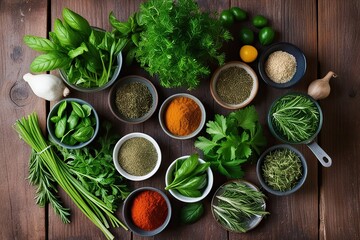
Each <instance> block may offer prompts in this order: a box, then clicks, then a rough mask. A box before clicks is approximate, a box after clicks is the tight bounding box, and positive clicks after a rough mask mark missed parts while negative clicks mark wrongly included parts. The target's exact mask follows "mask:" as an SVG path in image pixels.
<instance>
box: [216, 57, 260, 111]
mask: <svg viewBox="0 0 360 240" xmlns="http://www.w3.org/2000/svg"><path fill="white" fill-rule="evenodd" d="M258 87H259V82H258V78H257V76H256V73H255V72H254V70H253V69H252V68H251V67H250V66H249V65H247V64H245V63H243V62H237V61H233V62H228V63H226V64H225V65H223V66H222V67H220V68H218V69H217V70H216V71H215V72H214V74H213V76H212V78H211V81H210V92H211V95H212V97H213V98H214V99H215V101H216V102H217V103H218V104H219V105H221V106H222V107H224V108H227V109H239V108H243V107H245V106H246V105H248V104H249V103H250V102H251V101H252V100H253V99H254V97H255V96H256V94H257V91H258Z"/></svg>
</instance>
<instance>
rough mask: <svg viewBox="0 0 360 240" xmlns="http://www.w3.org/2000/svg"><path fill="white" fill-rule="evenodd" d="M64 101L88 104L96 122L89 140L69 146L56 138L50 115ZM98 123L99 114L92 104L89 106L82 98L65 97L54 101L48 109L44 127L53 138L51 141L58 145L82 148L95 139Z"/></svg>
mask: <svg viewBox="0 0 360 240" xmlns="http://www.w3.org/2000/svg"><path fill="white" fill-rule="evenodd" d="M64 101H67V102H68V103H70V102H77V103H79V104H80V105H83V104H86V105H88V106H90V107H91V114H92V115H93V116H94V117H95V120H96V124H95V129H94V130H95V131H94V135H93V136H92V137H91V138H90V140H89V141H87V142H82V143H78V144H76V145H73V146H71V145H67V144H64V143H62V142H61V141H60V139H58V138H57V137H56V136H55V124H54V123H53V122H52V121H51V120H50V119H51V117H53V116H55V115H57V111H58V108H59V105H60V104H61V103H62V102H64ZM99 125H100V123H99V116H98V114H97V112H96V111H95V108H94V107H93V106H91V105H90V104H89V103H88V102H86V101H84V100H82V99H79V98H65V99H62V100H61V101H59V102H58V103H56V104H55V105H54V106H53V107H52V109H51V110H50V113H49V115H48V117H47V120H46V127H47V130H48V133H49V135H50V137H51V138H52V139H53V141H54V142H55V143H56V144H58V145H60V146H62V147H64V148H67V149H78V148H82V147H85V146H86V145H88V144H89V143H91V142H92V141H93V140H94V139H95V137H96V135H97V134H98V132H99Z"/></svg>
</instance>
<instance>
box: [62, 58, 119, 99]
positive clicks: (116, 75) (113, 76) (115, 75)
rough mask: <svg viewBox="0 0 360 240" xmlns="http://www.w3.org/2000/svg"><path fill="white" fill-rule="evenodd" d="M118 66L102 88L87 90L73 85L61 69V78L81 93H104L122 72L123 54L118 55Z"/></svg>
mask: <svg viewBox="0 0 360 240" xmlns="http://www.w3.org/2000/svg"><path fill="white" fill-rule="evenodd" d="M116 59H117V66H116V68H115V70H114V73H113V75H112V77H111V79H109V81H108V82H107V83H106V84H104V85H102V86H101V87H94V88H86V87H82V86H78V85H76V84H73V83H70V82H69V81H68V78H67V76H66V73H65V72H64V71H63V70H62V69H60V70H59V74H60V77H61V78H62V79H63V81H64V82H65V83H66V84H67V85H68V86H69V87H71V88H73V89H75V90H77V91H79V92H87V93H93V92H99V91H102V90H104V89H106V88H108V87H110V86H111V85H112V84H113V83H114V82H115V81H116V80H117V79H118V76H119V74H120V70H121V67H122V62H123V59H122V54H121V52H120V53H119V54H118V55H117V58H116Z"/></svg>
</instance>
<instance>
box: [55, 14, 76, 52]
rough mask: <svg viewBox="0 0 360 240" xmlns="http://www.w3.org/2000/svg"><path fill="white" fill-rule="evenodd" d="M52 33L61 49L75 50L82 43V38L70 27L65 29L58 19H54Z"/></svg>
mask: <svg viewBox="0 0 360 240" xmlns="http://www.w3.org/2000/svg"><path fill="white" fill-rule="evenodd" d="M54 32H55V34H56V37H57V39H58V40H59V42H60V44H61V46H63V47H67V48H70V49H72V48H76V47H78V46H79V45H80V43H81V42H82V37H81V36H79V34H76V33H75V32H74V30H72V29H71V28H70V27H66V26H65V24H63V22H62V21H61V20H60V19H56V20H55V22H54Z"/></svg>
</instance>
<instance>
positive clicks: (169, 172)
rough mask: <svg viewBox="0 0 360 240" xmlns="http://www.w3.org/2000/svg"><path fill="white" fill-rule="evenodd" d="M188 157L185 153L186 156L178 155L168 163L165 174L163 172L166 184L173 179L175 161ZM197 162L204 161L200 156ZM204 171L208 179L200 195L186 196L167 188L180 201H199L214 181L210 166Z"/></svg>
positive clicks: (207, 192) (209, 189)
mask: <svg viewBox="0 0 360 240" xmlns="http://www.w3.org/2000/svg"><path fill="white" fill-rule="evenodd" d="M188 157H190V156H189V155H187V156H182V157H179V158H177V159H176V160H175V161H173V162H172V163H171V164H170V166H169V167H168V169H167V170H166V174H165V184H166V186H167V185H169V184H170V183H171V182H172V180H173V176H172V173H173V171H174V168H175V163H176V161H177V160H179V159H186V158H188ZM199 162H200V163H205V161H204V160H202V159H200V158H199ZM206 173H207V176H208V179H207V180H208V183H207V186H206V188H205V190H204V191H203V193H202V195H201V196H200V197H187V196H184V195H181V194H180V193H179V192H178V191H176V190H172V189H170V190H169V192H170V194H171V195H172V196H173V197H174V198H176V199H178V200H180V201H182V202H186V203H194V202H199V201H201V200H202V199H204V198H205V197H206V196H207V195H208V194H209V193H210V191H211V188H212V186H213V183H214V176H213V173H212V171H211V168H210V167H209V168H208V169H207V170H206Z"/></svg>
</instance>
